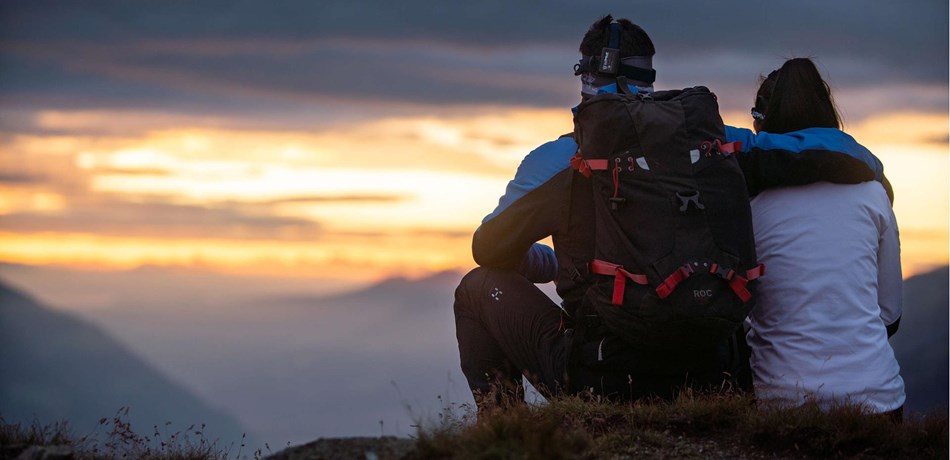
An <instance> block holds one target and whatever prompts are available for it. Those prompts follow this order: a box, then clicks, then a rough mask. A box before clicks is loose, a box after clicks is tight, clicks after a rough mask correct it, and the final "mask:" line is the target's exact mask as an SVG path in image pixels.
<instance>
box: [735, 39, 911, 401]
mask: <svg viewBox="0 0 950 460" xmlns="http://www.w3.org/2000/svg"><path fill="white" fill-rule="evenodd" d="M752 115H753V118H754V119H755V120H754V127H755V131H756V134H755V135H753V133H751V132H748V130H745V131H743V130H738V129H735V128H731V129H729V132H728V133H727V138H729V139H728V140H730V141H732V140H745V141H746V142H748V143H749V144H750V145H757V146H758V147H763V146H769V145H770V147H765V148H777V147H776V146H775V145H771V144H774V143H776V142H777V143H778V144H782V143H783V142H784V143H791V144H795V145H796V150H797V151H799V152H801V151H808V152H810V153H811V154H816V152H817V154H819V155H820V154H821V153H822V152H825V153H829V155H827V158H830V159H832V160H833V161H839V160H842V159H844V160H845V161H856V160H855V159H858V160H860V161H858V163H859V164H860V165H861V167H860V168H856V169H855V168H852V171H864V172H866V174H867V176H868V177H867V178H865V179H863V180H868V179H869V178H872V177H873V178H877V179H878V180H879V181H883V183H886V180H884V179H883V175H882V172H881V167H880V163H879V162H878V161H877V159H876V158H874V156H873V155H871V154H870V152H868V151H867V149H865V148H864V147H862V146H860V144H858V143H857V142H855V141H854V139H852V138H851V137H850V136H848V135H847V134H845V133H844V132H842V131H841V129H840V128H841V121H840V116H839V115H838V113H837V110H836V109H835V105H834V102H833V100H832V97H831V94H830V90H829V89H828V85H827V84H826V83H825V82H824V80H823V79H822V78H821V75H820V74H819V72H818V70H817V69H816V68H815V65H814V63H812V61H811V60H809V59H804V58H799V59H792V60H789V61H787V62H786V63H785V64H784V65H783V66H782V67H781V68H780V69H779V70H777V71H774V72H772V73H771V74H769V76H768V77H767V78H765V79H764V81H763V82H762V85H761V87H760V88H759V91H758V94H757V95H756V102H755V108H753V110H752ZM757 150H758V151H759V153H762V150H761V149H757ZM832 150H834V151H836V152H844V153H845V154H847V155H841V154H840V153H833V154H831V151H832ZM766 156H767V155H760V156H759V159H758V160H756V161H750V158H751V157H746V158H745V159H743V156H740V163H743V166H744V167H743V170H744V172H745V173H746V174H747V176H748V181H749V183H750V189H751V188H752V184H754V183H760V184H761V183H765V184H768V183H772V182H775V180H774V178H773V177H765V176H768V175H769V174H771V173H770V172H769V171H768V170H767V168H762V167H761V165H762V163H763V161H760V160H761V159H762V158H764V157H766ZM832 160H828V161H832ZM865 164H866V165H867V166H865ZM845 169H847V168H845ZM787 174H788V173H787V171H786V175H787ZM806 176H808V175H807V174H804V175H803V177H799V178H797V179H796V180H792V181H789V180H787V179H788V178H787V177H786V178H785V179H786V180H785V181H784V183H785V184H789V183H798V184H805V183H807V182H809V181H810V180H809V178H808V177H806ZM819 179H821V175H820V174H817V175H816V176H815V180H819ZM833 182H849V181H846V180H845V181H833ZM850 182H858V181H857V180H854V181H850ZM762 188H767V187H762ZM750 191H751V190H750ZM756 192H758V190H756ZM888 195H889V194H888V193H886V192H885V187H882V182H878V181H867V182H860V183H853V184H832V183H830V182H813V183H808V184H807V185H799V186H794V187H781V188H769V189H767V190H764V191H762V192H761V193H759V194H758V195H757V196H756V197H755V198H754V199H753V201H752V215H753V226H754V231H755V239H756V251H757V253H758V258H759V261H760V262H762V263H764V264H765V266H766V267H767V275H766V276H764V277H762V278H761V279H760V280H759V285H758V294H757V301H756V306H755V308H754V309H753V310H752V313H751V314H750V321H751V327H752V328H751V330H750V332H749V334H748V341H749V345H750V346H751V348H752V357H751V366H752V372H753V378H754V386H755V391H756V395H757V397H758V398H759V399H760V400H761V401H763V402H777V403H781V404H792V405H799V404H802V403H804V402H806V401H815V402H817V403H818V404H820V405H821V406H822V407H825V408H827V407H830V406H833V405H835V404H839V403H852V404H862V405H864V406H865V407H866V408H867V409H868V410H869V411H871V412H874V413H891V414H892V415H894V416H895V417H898V418H899V417H900V414H901V411H902V408H903V404H904V382H903V380H902V379H901V376H900V373H899V370H900V369H899V367H898V364H897V361H896V359H895V358H894V352H893V350H892V349H891V347H890V344H889V343H888V342H887V339H888V337H889V336H890V334H891V333H892V331H893V330H896V326H897V324H898V323H899V320H900V316H901V282H902V281H901V267H900V244H899V240H898V230H897V222H896V220H895V218H894V213H893V211H892V210H891V206H890V202H889V199H888Z"/></svg>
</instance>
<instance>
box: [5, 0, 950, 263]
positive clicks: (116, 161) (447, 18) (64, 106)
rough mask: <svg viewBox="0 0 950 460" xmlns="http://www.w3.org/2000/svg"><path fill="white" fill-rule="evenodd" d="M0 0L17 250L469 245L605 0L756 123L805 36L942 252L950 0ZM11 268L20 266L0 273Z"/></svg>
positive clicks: (221, 258)
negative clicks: (769, 79) (758, 97)
mask: <svg viewBox="0 0 950 460" xmlns="http://www.w3.org/2000/svg"><path fill="white" fill-rule="evenodd" d="M712 4H713V3H711V2H700V1H669V2H629V1H627V2H621V1H615V2H583V3H582V2H564V1H558V2H539V1H523V2H513V1H484V2H465V3H463V2H430V1H399V2H385V1H378V2H359V1H356V2H322V1H321V2H303V1H300V2H250V1H247V2H204V1H203V2H182V1H167V2H128V1H93V2H65V1H64V2H49V1H35V0H33V1H5V2H3V3H0V262H10V263H19V264H57V265H67V266H73V267H97V268H106V269H127V268H134V267H137V266H141V265H161V266H175V267H201V268H211V269H214V270H220V271H225V272H235V273H254V274H268V275H276V276H305V277H324V278H326V277H330V278H340V279H370V278H373V279H375V278H381V277H385V276H390V275H396V274H403V275H410V276H412V275H421V274H425V273H429V272H432V271H438V270H446V269H459V270H464V269H467V268H470V267H472V266H473V265H474V262H473V261H472V258H471V253H470V243H471V234H472V232H473V231H474V229H475V228H476V227H477V226H478V224H479V222H480V221H481V219H482V217H484V216H485V215H486V214H488V213H489V212H491V210H492V209H493V208H494V206H495V205H496V204H497V200H498V197H499V196H500V195H501V194H502V193H503V191H504V188H505V184H506V182H507V181H508V180H509V179H510V178H511V177H512V175H513V174H514V171H515V168H517V166H518V164H519V162H520V159H521V158H522V157H523V156H524V155H525V154H526V153H527V152H529V151H530V150H532V149H533V148H535V147H536V146H538V145H540V144H541V143H543V142H545V141H547V140H550V139H553V138H555V137H557V136H558V135H560V134H563V133H566V132H568V131H570V130H571V129H572V124H571V117H570V111H569V109H570V107H571V106H573V105H574V104H576V103H577V102H578V100H579V84H578V81H577V80H576V77H574V76H573V72H572V70H571V69H572V66H573V64H574V63H575V62H576V61H577V59H578V53H577V43H578V42H579V40H580V37H581V36H582V35H583V33H584V31H585V30H586V28H587V27H588V26H589V24H590V23H591V22H592V21H594V20H595V19H597V18H598V17H599V16H600V15H602V14H605V13H613V14H614V15H615V16H616V17H629V18H631V19H632V20H633V21H634V22H637V23H638V24H640V25H641V26H643V27H644V29H645V30H646V31H647V32H648V33H649V34H650V35H651V36H652V38H653V41H654V43H655V44H656V48H657V56H656V58H655V60H654V64H655V67H656V68H657V73H658V78H657V83H656V87H657V89H669V88H676V87H684V86H693V85H699V84H702V85H705V86H708V87H709V88H710V89H712V90H713V91H714V92H716V93H717V94H718V96H719V100H720V104H721V109H722V113H723V117H724V119H725V120H726V122H727V123H731V124H735V125H739V126H746V127H749V126H751V118H750V117H749V115H748V108H749V107H750V105H751V103H752V99H753V95H754V92H755V89H756V87H757V78H758V76H759V75H760V74H763V73H768V72H769V71H771V70H772V69H775V68H777V67H779V66H780V65H781V63H782V62H783V61H784V59H786V58H790V57H797V56H810V57H813V58H814V59H815V60H816V62H817V63H818V64H819V68H820V69H821V70H822V72H823V73H824V75H825V76H826V78H827V80H828V81H829V83H830V84H831V86H832V89H833V92H834V94H835V97H836V100H837V104H838V107H839V109H840V110H841V112H842V113H843V116H844V120H845V130H846V131H848V132H849V133H851V134H852V135H854V137H855V138H856V139H858V141H859V142H862V143H863V144H865V145H866V146H867V147H868V148H870V149H871V151H873V152H875V153H876V154H877V155H878V156H879V157H880V158H881V160H882V161H883V162H884V165H885V173H886V174H887V176H888V177H889V179H890V180H891V182H892V184H893V186H894V190H895V194H896V201H895V212H896V214H897V218H898V222H899V225H900V226H901V237H902V247H903V263H904V271H905V276H906V275H911V274H914V273H919V272H921V271H923V270H926V269H928V268H932V267H934V266H937V265H944V264H946V263H947V260H948V221H950V213H948V207H950V204H948V196H950V194H948V97H950V96H948V73H947V72H948V71H947V69H948V62H947V60H948V45H947V44H948V32H947V24H948V6H947V2H946V1H945V0H935V1H923V0H922V1H914V2H866V1H858V0H843V1H835V2H828V1H826V0H806V1H802V0H796V1H777V2H759V1H739V0H730V1H723V2H716V3H715V5H716V8H714V9H711V8H710V6H709V5H712ZM0 275H2V273H0Z"/></svg>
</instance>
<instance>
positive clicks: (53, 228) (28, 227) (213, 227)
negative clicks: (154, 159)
mask: <svg viewBox="0 0 950 460" xmlns="http://www.w3.org/2000/svg"><path fill="white" fill-rule="evenodd" d="M239 208H241V206H230V205H227V204H219V205H217V206H194V205H179V204H170V203H159V202H132V201H125V200H108V199H106V200H101V201H100V202H96V203H92V202H79V203H71V204H70V206H69V207H67V209H65V210H62V211H59V212H57V213H33V212H15V213H10V214H4V215H2V216H0V225H2V227H3V228H4V230H6V231H10V232H69V233H76V232H78V233H95V234H98V235H119V236H132V237H157V238H213V239H240V240H255V239H266V240H309V239H318V238H320V237H321V236H322V229H321V226H320V224H319V223H316V222H313V221H310V220H306V219H299V218H291V217H277V216H272V215H267V214H265V213H249V212H246V211H245V210H244V209H239Z"/></svg>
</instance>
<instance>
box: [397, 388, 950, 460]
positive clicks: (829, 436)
mask: <svg viewBox="0 0 950 460" xmlns="http://www.w3.org/2000/svg"><path fill="white" fill-rule="evenodd" d="M948 434H950V433H948V425H947V414H946V413H937V412H934V413H930V414H926V415H921V414H912V415H909V416H906V417H905V419H904V421H903V423H900V424H898V423H895V422H893V421H892V420H890V419H889V418H887V417H883V416H876V415H871V414H868V413H867V412H866V411H865V410H864V409H863V408H861V407H860V406H848V405H842V406H840V407H835V408H832V409H831V410H828V411H821V410H820V409H819V408H818V406H817V405H815V404H806V405H805V406H802V407H796V408H785V409H781V408H757V407H756V405H755V403H754V401H753V400H752V399H751V397H748V396H741V395H733V394H720V395H707V396H694V395H689V394H686V395H683V396H681V397H679V398H678V399H677V400H675V401H673V402H672V403H662V402H653V403H645V402H640V403H630V404H614V403H609V402H605V401H602V400H598V399H597V398H583V397H561V398H558V399H554V400H552V401H551V402H550V403H549V404H547V405H543V406H539V407H529V406H527V405H514V406H513V407H508V408H506V409H495V410H492V411H490V412H489V413H487V414H485V415H484V416H482V419H481V420H480V421H479V422H478V423H448V424H443V426H442V427H439V428H435V429H429V430H424V431H422V432H420V433H419V437H418V440H417V443H416V450H415V452H414V457H415V458H460V459H476V458H477V459H488V458H498V459H505V458H519V459H547V458H552V459H556V458H561V459H587V458H914V459H926V458H944V459H945V458H947V457H948Z"/></svg>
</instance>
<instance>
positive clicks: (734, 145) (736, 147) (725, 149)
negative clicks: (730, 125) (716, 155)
mask: <svg viewBox="0 0 950 460" xmlns="http://www.w3.org/2000/svg"><path fill="white" fill-rule="evenodd" d="M719 151H720V152H722V153H739V152H741V151H742V142H741V141H735V142H730V143H728V144H722V143H720V144H719Z"/></svg>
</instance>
